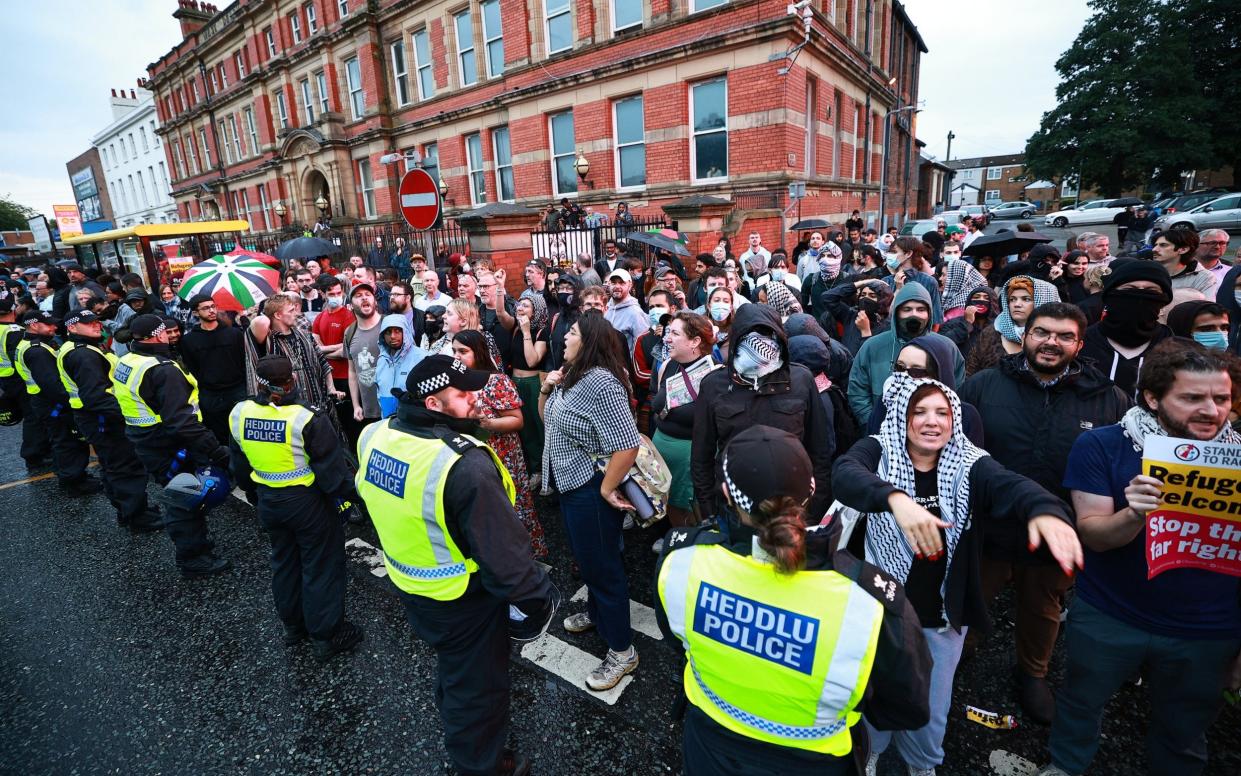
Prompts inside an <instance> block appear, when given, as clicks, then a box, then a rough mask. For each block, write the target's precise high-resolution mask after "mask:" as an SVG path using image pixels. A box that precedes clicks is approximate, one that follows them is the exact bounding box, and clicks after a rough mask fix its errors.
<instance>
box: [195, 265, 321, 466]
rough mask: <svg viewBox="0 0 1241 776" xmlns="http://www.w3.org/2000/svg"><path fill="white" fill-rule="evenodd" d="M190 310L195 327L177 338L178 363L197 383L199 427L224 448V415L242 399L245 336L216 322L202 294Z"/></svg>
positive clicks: (215, 311) (216, 314) (217, 315)
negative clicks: (182, 364) (200, 402)
mask: <svg viewBox="0 0 1241 776" xmlns="http://www.w3.org/2000/svg"><path fill="white" fill-rule="evenodd" d="M303 272H305V271H304V270H303ZM299 274H300V273H299ZM190 310H191V311H192V312H193V313H194V315H195V316H196V317H197V318H198V325H197V326H195V327H194V328H192V329H190V330H189V331H187V332H186V333H185V335H184V336H183V337H182V338H181V345H180V351H181V360H182V361H183V362H184V364H185V368H186V369H187V370H188V371H189V373H190V374H192V375H194V378H195V379H196V380H198V390H199V392H200V396H201V399H202V411H203V425H204V426H206V427H207V428H209V429H211V433H213V434H215V437H216V439H218V440H220V444H222V445H227V444H228V440H229V434H228V414H229V413H230V412H232V411H233V407H234V406H235V405H236V404H237V402H239V401H241V400H242V399H244V398H246V354H245V345H244V342H243V341H244V339H245V334H244V333H243V332H242V330H241V329H239V328H237V327H236V326H230V325H228V324H226V323H224V322H222V321H221V320H220V311H219V310H218V309H217V308H216V306H215V300H214V299H212V298H211V297H209V296H207V295H206V294H195V295H194V296H193V297H192V298H191V299H190Z"/></svg>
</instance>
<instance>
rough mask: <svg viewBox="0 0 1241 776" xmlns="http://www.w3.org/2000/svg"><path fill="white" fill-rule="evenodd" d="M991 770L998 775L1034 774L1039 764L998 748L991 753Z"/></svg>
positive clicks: (1020, 775) (1022, 775)
mask: <svg viewBox="0 0 1241 776" xmlns="http://www.w3.org/2000/svg"><path fill="white" fill-rule="evenodd" d="M990 763H991V770H992V771H994V772H995V773H996V776H1033V774H1034V772H1035V771H1037V770H1038V766H1037V765H1035V764H1034V763H1032V762H1030V761H1029V760H1027V759H1026V758H1024V757H1021V756H1020V755H1015V754H1013V753H1012V752H1005V751H1004V750H1003V749H996V750H995V751H993V752H992V753H991V758H990Z"/></svg>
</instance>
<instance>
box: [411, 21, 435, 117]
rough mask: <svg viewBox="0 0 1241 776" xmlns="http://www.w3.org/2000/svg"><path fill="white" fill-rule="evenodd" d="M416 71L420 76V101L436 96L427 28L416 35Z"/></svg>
mask: <svg viewBox="0 0 1241 776" xmlns="http://www.w3.org/2000/svg"><path fill="white" fill-rule="evenodd" d="M414 70H415V71H416V72H417V74H418V99H420V100H429V99H431V98H432V97H434V96H435V78H434V75H433V74H432V73H431V38H430V36H429V35H427V31H426V28H425V27H424V28H423V29H421V30H418V31H417V32H415V33H414Z"/></svg>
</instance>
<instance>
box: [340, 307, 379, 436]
mask: <svg viewBox="0 0 1241 776" xmlns="http://www.w3.org/2000/svg"><path fill="white" fill-rule="evenodd" d="M349 301H350V303H351V304H352V305H353V314H354V317H355V319H356V320H354V322H353V323H352V324H350V325H349V328H347V329H345V338H344V343H343V345H344V354H345V356H347V357H348V359H349V398H350V399H351V400H352V401H353V420H354V423H355V424H358V425H355V426H354V427H353V428H354V429H355V434H354V435H353V436H352V438H351V439H350V440H349V442H350V444H356V443H357V436H356V434H360V433H361V431H362V426H363V425H365V424H367V423H369V422H371V421H373V420H378V419H379V418H381V417H383V413H382V412H381V411H380V409H379V392H378V391H377V390H376V388H375V368H376V367H377V366H378V365H379V338H380V334H381V333H382V332H381V331H380V328H379V324H380V322H381V321H382V320H383V315H382V314H381V313H380V312H379V303H378V302H377V301H376V300H375V288H374V287H373V286H371V285H370V284H369V283H359V284H358V285H356V286H354V287H353V288H352V289H350V291H349Z"/></svg>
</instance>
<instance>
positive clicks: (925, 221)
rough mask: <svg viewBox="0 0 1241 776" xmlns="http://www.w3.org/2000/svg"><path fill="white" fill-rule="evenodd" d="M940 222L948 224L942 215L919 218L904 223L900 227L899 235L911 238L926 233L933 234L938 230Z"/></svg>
mask: <svg viewBox="0 0 1241 776" xmlns="http://www.w3.org/2000/svg"><path fill="white" fill-rule="evenodd" d="M941 220H942V221H943V222H944V223H948V220H947V219H945V218H944V217H943V216H942V215H941V216H936V217H935V218H919V219H917V220H915V221H906V222H905V224H904V225H903V226H901V231H900V235H901V236H902V237H905V236H906V235H908V236H911V237H921V236H922V235H924V234H926V233H927V232H934V231H935V230H936V229H938V228H939V222H940V221H941Z"/></svg>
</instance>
